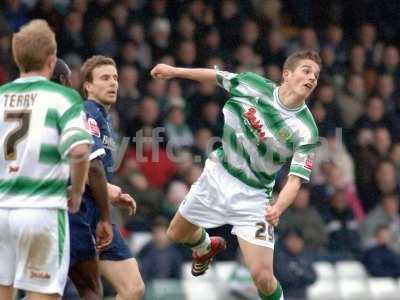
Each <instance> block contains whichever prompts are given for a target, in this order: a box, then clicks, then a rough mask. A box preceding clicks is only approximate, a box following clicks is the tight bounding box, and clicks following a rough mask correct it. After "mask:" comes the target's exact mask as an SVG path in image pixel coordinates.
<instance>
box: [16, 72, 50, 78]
mask: <svg viewBox="0 0 400 300" xmlns="http://www.w3.org/2000/svg"><path fill="white" fill-rule="evenodd" d="M50 75H51V74H50V73H49V72H48V71H47V70H41V71H31V72H21V74H20V75H19V77H20V78H22V77H34V76H42V77H45V78H47V79H50V77H51V76H50Z"/></svg>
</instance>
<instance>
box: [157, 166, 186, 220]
mask: <svg viewBox="0 0 400 300" xmlns="http://www.w3.org/2000/svg"><path fill="white" fill-rule="evenodd" d="M189 172H190V170H189ZM188 192H189V187H188V185H186V183H184V182H183V181H178V180H174V181H172V182H171V183H170V184H169V186H168V188H167V192H166V195H165V201H163V202H162V205H161V206H162V214H163V215H164V216H166V217H167V218H168V219H169V220H170V219H172V217H173V216H174V215H175V213H176V211H177V210H178V207H179V205H180V204H181V202H182V201H183V199H185V197H186V194H187V193H188Z"/></svg>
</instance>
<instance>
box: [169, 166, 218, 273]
mask: <svg viewBox="0 0 400 300" xmlns="http://www.w3.org/2000/svg"><path fill="white" fill-rule="evenodd" d="M220 168H221V166H219V164H218V163H216V162H214V161H212V160H207V162H206V166H205V168H204V171H203V173H202V174H201V176H200V178H199V179H198V180H197V181H196V182H195V183H194V184H193V185H192V186H191V188H190V191H189V193H188V194H187V196H186V198H185V199H184V200H183V202H182V203H181V205H180V207H179V211H178V212H177V213H176V214H175V216H174V218H173V219H172V221H171V223H170V226H169V228H168V230H167V235H168V237H169V239H170V240H172V241H174V242H176V243H181V244H184V245H185V246H188V247H190V248H191V249H192V250H193V264H192V275H194V276H199V275H202V274H204V272H205V271H206V270H207V268H208V265H209V263H210V262H211V260H212V259H213V257H214V256H215V255H217V254H218V253H219V252H220V251H223V250H225V249H226V242H225V240H224V239H223V238H221V237H210V236H209V235H208V233H207V232H206V231H205V229H204V228H212V227H218V226H221V225H223V224H225V223H226V221H225V215H226V211H225V206H226V204H225V200H226V199H225V196H224V193H223V192H221V187H222V186H223V185H222V183H223V182H222V181H223V180H224V174H223V172H221V169H220Z"/></svg>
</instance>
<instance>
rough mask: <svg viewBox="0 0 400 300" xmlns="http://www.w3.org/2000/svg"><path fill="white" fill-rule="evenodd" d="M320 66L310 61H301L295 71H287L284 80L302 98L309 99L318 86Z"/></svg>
mask: <svg viewBox="0 0 400 300" xmlns="http://www.w3.org/2000/svg"><path fill="white" fill-rule="evenodd" d="M319 72H320V69H319V66H318V64H317V63H316V62H314V61H312V60H310V59H303V60H301V61H300V62H299V63H298V65H297V67H296V68H295V69H294V71H290V70H285V71H284V75H283V76H284V80H285V83H287V84H288V86H289V87H290V89H291V90H292V91H293V92H294V93H295V94H297V95H299V97H301V98H304V99H306V98H308V97H309V96H310V95H311V93H312V92H313V91H314V89H315V87H316V86H317V82H318V77H319Z"/></svg>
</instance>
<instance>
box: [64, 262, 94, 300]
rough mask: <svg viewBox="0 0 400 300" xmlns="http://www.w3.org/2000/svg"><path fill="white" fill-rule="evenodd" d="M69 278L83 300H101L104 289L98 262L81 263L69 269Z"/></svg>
mask: <svg viewBox="0 0 400 300" xmlns="http://www.w3.org/2000/svg"><path fill="white" fill-rule="evenodd" d="M68 275H69V278H70V279H71V281H72V283H73V284H74V285H75V288H76V290H77V291H78V294H79V296H80V297H81V299H84V300H101V299H102V289H101V281H100V270H99V266H98V260H97V259H92V260H86V261H80V262H78V263H76V264H74V265H73V266H72V267H70V269H69V273H68Z"/></svg>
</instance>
